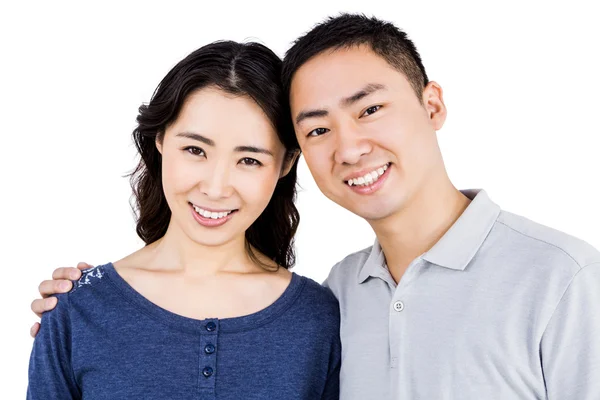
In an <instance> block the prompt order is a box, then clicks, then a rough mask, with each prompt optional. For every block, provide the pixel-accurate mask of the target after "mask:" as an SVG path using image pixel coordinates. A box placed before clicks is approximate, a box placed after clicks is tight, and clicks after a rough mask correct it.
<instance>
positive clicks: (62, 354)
mask: <svg viewBox="0 0 600 400" xmlns="http://www.w3.org/2000/svg"><path fill="white" fill-rule="evenodd" d="M57 297H58V300H59V301H58V304H57V305H56V308H55V309H54V310H52V311H48V312H46V313H44V314H43V316H42V323H41V327H40V330H39V332H38V334H37V336H36V338H35V341H34V343H33V350H32V351H31V358H30V360H29V384H28V387H27V400H37V399H40V400H42V399H44V400H47V399H56V400H58V399H60V400H62V399H65V400H66V399H80V398H81V394H80V391H79V388H78V386H77V383H76V382H75V378H74V374H73V368H72V365H71V321H70V318H69V309H70V306H69V296H68V295H58V296H57Z"/></svg>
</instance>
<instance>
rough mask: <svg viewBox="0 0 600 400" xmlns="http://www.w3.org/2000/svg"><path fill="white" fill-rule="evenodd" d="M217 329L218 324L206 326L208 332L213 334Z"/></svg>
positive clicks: (212, 323) (211, 323)
mask: <svg viewBox="0 0 600 400" xmlns="http://www.w3.org/2000/svg"><path fill="white" fill-rule="evenodd" d="M215 329H217V324H215V323H214V322H212V321H211V322H209V323H208V324H206V330H207V331H209V332H213V331H214V330H215Z"/></svg>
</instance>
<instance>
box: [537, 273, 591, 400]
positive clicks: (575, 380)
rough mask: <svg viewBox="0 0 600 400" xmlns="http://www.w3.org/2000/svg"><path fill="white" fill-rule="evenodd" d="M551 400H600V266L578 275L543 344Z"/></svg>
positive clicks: (549, 324)
mask: <svg viewBox="0 0 600 400" xmlns="http://www.w3.org/2000/svg"><path fill="white" fill-rule="evenodd" d="M540 352H541V359H542V368H543V372H544V379H545V382H546V392H547V395H548V399H549V400H555V399H578V400H592V399H600V263H595V264H590V265H588V266H586V267H584V268H582V269H581V270H579V272H578V273H577V274H576V275H575V277H574V278H573V279H572V281H571V283H570V285H569V287H568V288H567V290H566V291H565V293H564V295H563V297H562V299H561V300H560V302H559V303H558V306H557V307H556V309H555V311H554V314H553V315H552V317H551V319H550V322H549V323H548V326H547V327H546V330H545V331H544V335H543V336H542V341H541V348H540Z"/></svg>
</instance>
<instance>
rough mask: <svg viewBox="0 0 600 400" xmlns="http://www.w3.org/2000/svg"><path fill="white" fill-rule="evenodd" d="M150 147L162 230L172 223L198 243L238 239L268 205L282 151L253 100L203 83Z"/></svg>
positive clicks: (274, 132) (283, 149)
mask: <svg viewBox="0 0 600 400" xmlns="http://www.w3.org/2000/svg"><path fill="white" fill-rule="evenodd" d="M157 147H158V150H159V151H160V152H161V154H162V184H163V188H164V193H165V197H166V199H167V203H168V204H169V207H170V209H171V212H172V216H171V221H170V227H169V229H172V228H174V226H173V225H174V224H176V226H177V228H178V229H179V230H181V231H182V232H184V234H185V235H187V236H188V237H189V238H190V239H192V240H193V241H194V242H196V243H198V244H202V245H206V246H217V245H221V244H224V243H228V242H230V241H232V240H236V239H241V238H243V236H244V233H245V231H246V229H248V228H249V227H250V225H252V223H253V222H254V221H255V220H256V219H257V218H258V217H259V216H260V214H261V213H262V212H263V210H264V209H265V207H266V206H267V204H268V203H269V201H270V199H271V196H272V195H273V191H274V190H275V186H276V185H277V181H278V180H279V178H280V176H281V173H282V164H283V160H284V156H285V148H284V146H283V144H282V143H281V142H280V141H279V138H278V137H277V133H276V131H275V128H274V127H273V126H272V124H271V122H270V120H269V119H268V118H267V116H266V115H265V113H264V112H263V111H262V109H261V108H260V107H259V105H258V104H256V103H255V102H254V101H253V100H251V99H250V98H248V97H246V96H233V95H230V94H227V93H225V92H223V91H221V90H219V89H216V88H211V87H209V88H205V89H202V90H199V91H197V92H195V93H193V94H192V95H190V96H189V97H188V98H187V100H186V101H185V103H184V105H183V107H182V109H181V111H180V113H179V116H178V118H177V120H176V121H175V122H173V123H172V124H171V125H170V126H168V127H167V129H166V132H165V134H164V137H163V140H162V143H160V142H157Z"/></svg>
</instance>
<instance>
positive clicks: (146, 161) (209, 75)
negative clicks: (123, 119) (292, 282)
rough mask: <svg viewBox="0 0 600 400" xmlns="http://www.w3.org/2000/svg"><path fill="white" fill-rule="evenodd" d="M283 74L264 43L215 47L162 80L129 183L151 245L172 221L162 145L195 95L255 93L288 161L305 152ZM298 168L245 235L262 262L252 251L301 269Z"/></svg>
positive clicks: (143, 111)
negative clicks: (298, 255)
mask: <svg viewBox="0 0 600 400" xmlns="http://www.w3.org/2000/svg"><path fill="white" fill-rule="evenodd" d="M280 75H281V60H280V59H279V57H277V55H276V54H275V53H273V52H272V51H271V50H269V49H268V48H267V47H265V46H263V45H261V44H259V43H236V42H231V41H222V42H215V43H211V44H209V45H206V46H203V47H201V48H200V49H198V50H196V51H194V52H193V53H191V54H190V55H188V56H187V57H186V58H184V59H183V60H182V61H180V62H179V63H178V64H177V65H176V66H175V67H173V69H171V71H169V73H168V74H167V75H166V76H165V77H164V78H163V80H162V81H161V82H160V84H159V85H158V87H157V88H156V90H155V92H154V94H153V95H152V99H151V100H150V103H149V104H147V105H145V104H144V105H142V106H140V108H139V115H138V117H137V123H138V126H137V127H136V128H135V130H134V131H133V140H134V141H135V145H136V147H137V150H138V152H139V154H140V157H141V159H140V161H139V164H138V165H137V167H136V168H135V170H134V171H133V172H132V174H131V175H130V178H131V187H132V189H133V198H134V201H135V202H134V204H133V209H134V212H135V214H136V223H137V228H136V231H137V234H138V236H139V237H140V238H141V239H142V240H143V241H144V242H145V243H146V244H150V243H152V242H154V241H156V240H158V239H160V238H161V237H163V236H164V235H165V233H166V232H167V227H168V226H169V221H170V219H171V210H170V209H169V206H168V204H167V200H166V198H165V195H164V192H163V186H162V176H161V162H162V159H161V154H160V153H159V152H158V150H157V148H156V140H157V139H158V140H159V141H161V140H162V138H163V136H164V134H165V130H166V128H167V127H168V126H169V125H170V124H171V123H173V122H174V121H175V120H176V119H177V117H178V114H179V112H180V110H181V108H182V106H183V104H184V102H185V100H186V99H187V98H188V96H189V95H190V94H192V93H193V92H195V91H197V90H199V89H202V88H205V87H208V86H212V87H217V88H219V89H221V90H223V91H225V92H227V93H230V94H233V95H238V96H248V97H249V98H251V99H252V100H254V101H255V102H256V103H257V104H258V105H259V106H260V107H261V108H262V110H263V111H264V113H265V114H266V115H267V117H268V118H269V120H270V121H271V122H272V124H273V126H274V127H275V129H276V131H277V135H278V136H279V140H280V141H281V142H282V143H283V145H284V146H285V148H286V151H287V154H286V161H288V160H290V157H292V156H293V154H294V153H295V152H296V151H299V146H298V142H297V140H296V136H295V135H294V130H293V125H292V121H291V116H290V110H289V103H288V100H287V99H286V98H285V96H284V94H283V91H282V87H281V83H280V81H281V77H280ZM231 117H232V118H235V115H232V116H231ZM297 165H298V161H297V159H296V160H295V161H294V164H293V166H292V168H291V170H290V172H289V173H288V174H287V175H286V176H285V177H283V178H280V179H279V182H278V183H277V186H276V187H275V192H274V193H273V197H272V198H271V201H270V202H269V204H268V205H267V207H266V208H265V210H264V211H263V213H262V214H261V215H260V216H259V217H258V219H257V220H256V221H255V222H254V223H253V224H252V225H251V226H250V228H248V230H247V231H246V249H247V251H248V252H249V255H250V257H251V258H252V259H253V260H255V261H258V257H257V255H256V254H254V253H253V251H252V248H255V249H257V250H258V251H260V252H261V253H262V254H264V255H265V256H267V257H268V258H270V259H271V260H273V261H274V262H276V263H277V265H278V266H282V267H284V268H290V267H292V266H293V265H294V262H295V253H294V246H293V243H294V242H293V238H294V234H295V233H296V229H297V227H298V223H299V222H300V215H299V214H298V210H297V209H296V206H295V204H294V201H295V199H296V169H297ZM260 264H262V263H260Z"/></svg>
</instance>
